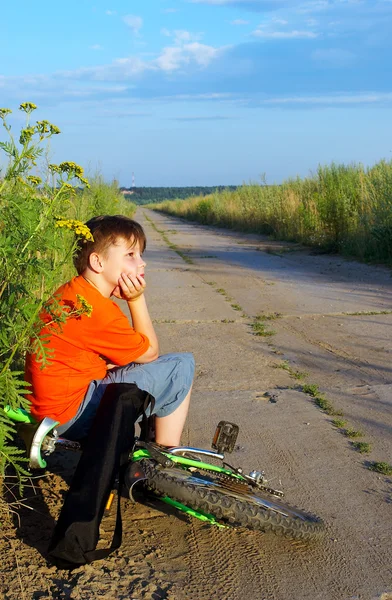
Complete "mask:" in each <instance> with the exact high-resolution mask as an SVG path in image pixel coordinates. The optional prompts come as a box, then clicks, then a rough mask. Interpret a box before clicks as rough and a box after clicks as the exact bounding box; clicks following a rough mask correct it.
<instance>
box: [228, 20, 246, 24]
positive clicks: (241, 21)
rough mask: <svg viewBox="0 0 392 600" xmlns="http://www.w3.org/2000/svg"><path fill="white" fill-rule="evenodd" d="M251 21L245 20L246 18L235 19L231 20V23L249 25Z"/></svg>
mask: <svg viewBox="0 0 392 600" xmlns="http://www.w3.org/2000/svg"><path fill="white" fill-rule="evenodd" d="M249 23H250V22H249V21H245V19H234V21H230V25H249Z"/></svg>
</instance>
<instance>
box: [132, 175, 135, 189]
mask: <svg viewBox="0 0 392 600" xmlns="http://www.w3.org/2000/svg"><path fill="white" fill-rule="evenodd" d="M132 187H133V188H134V187H135V173H132Z"/></svg>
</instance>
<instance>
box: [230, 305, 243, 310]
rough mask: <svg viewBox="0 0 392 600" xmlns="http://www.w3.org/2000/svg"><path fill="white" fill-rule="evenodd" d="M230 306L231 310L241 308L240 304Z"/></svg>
mask: <svg viewBox="0 0 392 600" xmlns="http://www.w3.org/2000/svg"><path fill="white" fill-rule="evenodd" d="M231 308H232V309H233V310H242V308H241V306H240V305H239V304H232V305H231Z"/></svg>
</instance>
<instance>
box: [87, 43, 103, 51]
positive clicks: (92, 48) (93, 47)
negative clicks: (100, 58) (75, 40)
mask: <svg viewBox="0 0 392 600" xmlns="http://www.w3.org/2000/svg"><path fill="white" fill-rule="evenodd" d="M89 48H90V50H103V46H101V45H100V44H93V45H92V46H89Z"/></svg>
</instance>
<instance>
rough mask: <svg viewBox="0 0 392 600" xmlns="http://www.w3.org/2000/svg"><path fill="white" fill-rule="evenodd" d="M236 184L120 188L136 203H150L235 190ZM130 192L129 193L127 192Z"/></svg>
mask: <svg viewBox="0 0 392 600" xmlns="http://www.w3.org/2000/svg"><path fill="white" fill-rule="evenodd" d="M237 187H238V186H236V185H215V186H194V187H134V188H126V187H122V188H120V191H121V192H122V193H123V194H124V196H125V198H128V199H129V200H131V201H132V202H134V203H135V204H149V203H150V202H162V200H174V199H177V198H181V199H184V198H190V197H191V196H207V195H208V194H213V193H214V192H216V191H217V190H218V191H220V192H221V191H222V190H231V191H234V190H236V189H237ZM127 192H128V193H127Z"/></svg>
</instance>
